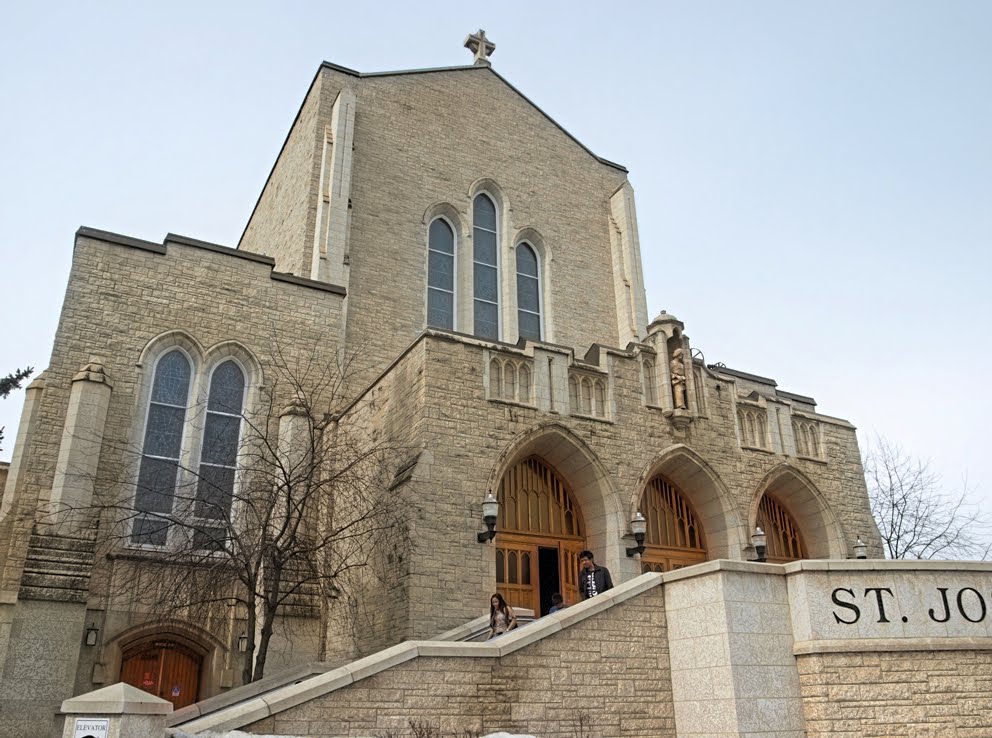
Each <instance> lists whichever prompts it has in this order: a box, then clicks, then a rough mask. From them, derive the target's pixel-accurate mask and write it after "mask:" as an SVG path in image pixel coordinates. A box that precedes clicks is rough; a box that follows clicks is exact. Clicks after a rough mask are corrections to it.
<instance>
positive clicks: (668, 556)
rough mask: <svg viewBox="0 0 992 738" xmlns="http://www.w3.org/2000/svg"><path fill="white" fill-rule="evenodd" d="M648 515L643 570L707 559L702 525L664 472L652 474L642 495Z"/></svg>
mask: <svg viewBox="0 0 992 738" xmlns="http://www.w3.org/2000/svg"><path fill="white" fill-rule="evenodd" d="M639 509H640V512H641V514H643V515H644V517H645V518H646V519H647V531H646V534H645V537H644V553H643V554H641V571H643V572H649V571H657V572H664V571H673V570H674V569H681V568H682V567H684V566H692V565H693V564H699V563H702V562H703V561H706V542H705V537H704V534H703V529H702V526H701V525H700V522H699V518H698V516H697V515H696V512H695V511H694V510H693V509H692V505H690V504H689V501H688V500H687V499H686V498H685V496H684V495H683V494H682V491H681V490H680V489H679V488H678V487H677V486H676V485H675V484H674V483H673V482H672V481H670V480H669V479H667V478H666V477H664V476H662V475H658V476H655V477H654V478H652V479H651V480H650V481H649V482H648V483H647V485H645V487H644V492H643V494H642V495H641V502H640V507H639Z"/></svg>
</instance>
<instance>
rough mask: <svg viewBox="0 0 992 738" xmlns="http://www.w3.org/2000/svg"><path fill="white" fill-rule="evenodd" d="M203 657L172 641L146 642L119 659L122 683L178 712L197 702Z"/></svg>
mask: <svg viewBox="0 0 992 738" xmlns="http://www.w3.org/2000/svg"><path fill="white" fill-rule="evenodd" d="M202 667H203V657H202V656H200V655H199V654H198V653H196V652H195V651H194V650H193V649H191V648H189V647H188V646H185V645H183V644H181V643H177V642H176V641H171V640H155V641H146V642H145V643H142V644H140V645H137V646H134V647H132V648H129V649H127V650H126V651H125V652H124V654H123V658H122V659H121V681H122V682H124V683H125V684H130V685H131V686H133V687H137V688H138V689H140V690H143V691H145V692H148V693H149V694H153V695H155V696H156V697H161V698H162V699H163V700H168V701H169V702H171V703H172V706H173V707H174V708H175V709H176V710H178V709H179V708H181V707H186V706H187V705H192V704H193V703H194V702H196V700H197V697H198V695H199V692H200V671H201V669H202Z"/></svg>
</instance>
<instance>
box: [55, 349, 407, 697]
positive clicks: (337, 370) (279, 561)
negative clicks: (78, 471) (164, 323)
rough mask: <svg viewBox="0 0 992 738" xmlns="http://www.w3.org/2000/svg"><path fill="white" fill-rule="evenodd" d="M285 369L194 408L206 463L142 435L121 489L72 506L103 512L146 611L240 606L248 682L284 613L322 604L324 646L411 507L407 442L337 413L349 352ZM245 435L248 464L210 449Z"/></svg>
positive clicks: (119, 575)
mask: <svg viewBox="0 0 992 738" xmlns="http://www.w3.org/2000/svg"><path fill="white" fill-rule="evenodd" d="M276 370H277V371H276V373H277V374H278V376H277V377H275V378H273V381H271V383H270V384H269V386H268V387H266V388H264V390H263V391H262V392H261V396H260V401H259V403H258V405H257V406H256V407H255V408H253V409H247V410H246V409H242V408H241V407H240V405H238V407H234V408H225V407H223V406H220V407H218V405H217V404H216V402H215V400H216V399H217V398H215V397H214V396H213V391H212V390H211V396H210V397H209V398H208V399H207V400H206V401H205V403H204V407H202V408H194V409H193V410H192V411H191V412H192V413H193V417H194V418H196V419H197V420H196V423H197V424H198V427H197V429H196V433H195V435H198V436H199V437H201V438H202V439H203V441H202V444H201V448H200V450H199V453H198V454H197V459H198V463H196V464H195V465H194V464H188V465H186V466H184V465H183V464H182V463H162V462H161V461H160V460H155V459H153V462H148V461H147V459H148V457H147V456H142V452H141V449H134V448H130V449H128V451H127V453H128V454H129V455H130V457H131V458H132V459H133V463H131V464H130V466H131V467H132V469H131V471H130V473H129V474H127V475H125V476H126V477H127V479H121V480H117V481H116V483H115V484H113V485H109V486H111V487H113V488H115V489H116V490H117V493H116V494H109V495H108V494H103V495H102V497H101V499H100V500H99V501H98V502H96V503H94V505H95V508H96V510H95V512H94V511H93V510H86V511H72V514H78V513H80V512H81V513H82V514H83V515H87V514H88V515H90V516H91V517H93V516H98V517H99V518H100V520H101V531H102V532H101V534H100V536H99V540H100V545H101V546H102V547H104V548H105V549H106V552H107V553H108V555H109V556H110V557H111V558H112V559H113V561H114V567H113V572H112V573H111V574H109V575H108V582H107V586H108V588H110V589H113V590H116V591H117V592H118V593H126V595H127V596H128V597H129V598H131V599H132V601H134V602H136V603H139V604H140V606H141V609H142V610H144V611H145V612H151V613H156V614H158V615H159V616H163V617H173V616H178V617H181V618H184V619H187V620H193V621H198V622H208V621H214V622H216V621H217V619H218V618H224V617H225V615H226V616H227V617H230V615H231V608H234V613H235V618H236V620H237V621H238V622H240V623H243V633H244V635H245V636H247V640H248V642H247V649H246V651H245V653H244V654H243V662H242V665H241V667H242V668H241V671H242V680H243V682H244V683H248V682H251V681H257V680H258V679H261V678H262V677H263V676H264V674H265V664H266V660H267V658H268V655H269V646H270V641H271V638H272V636H273V632H274V628H275V625H276V623H277V620H278V618H279V617H280V616H281V615H285V614H287V613H292V614H300V613H301V612H303V613H304V614H307V615H310V616H311V617H315V618H320V619H321V622H322V625H323V626H324V627H322V628H321V631H322V634H321V648H322V649H323V647H324V637H325V636H324V632H325V631H326V622H325V618H326V610H327V608H326V600H327V598H328V597H333V596H335V595H336V594H337V593H338V591H339V590H341V589H344V588H345V587H346V586H347V585H346V584H345V582H346V581H347V579H348V574H349V573H350V572H353V571H354V570H356V569H362V568H364V567H367V566H369V564H370V562H372V561H373V559H374V557H375V556H376V555H377V553H378V551H379V550H380V544H381V543H383V542H384V541H387V540H389V539H391V538H393V537H395V536H396V535H397V531H398V530H401V529H403V528H404V527H405V519H404V516H405V515H406V513H407V511H408V510H409V509H411V508H409V507H407V506H406V505H405V504H404V502H403V500H402V499H400V497H399V496H398V495H397V494H396V492H395V491H394V490H390V488H389V487H390V482H391V480H392V477H393V473H394V472H395V470H396V469H397V467H398V465H399V460H400V459H401V458H402V450H401V449H400V448H399V447H397V446H395V445H393V444H391V443H390V442H387V441H386V440H384V439H382V438H380V437H378V436H377V434H376V433H375V432H374V431H373V430H370V429H369V428H367V427H363V426H361V425H356V424H350V425H347V426H345V425H343V424H341V423H340V422H339V419H338V416H337V415H336V414H335V413H336V412H337V411H339V410H340V408H341V406H342V405H343V404H344V402H345V400H346V398H345V396H344V387H345V386H346V383H347V378H348V371H347V366H345V365H343V364H336V365H335V366H333V367H327V366H323V365H321V364H320V363H319V362H318V361H316V360H315V359H314V358H313V357H310V358H309V359H308V360H305V361H302V362H300V361H297V362H294V363H293V364H292V365H290V363H289V362H287V361H285V360H284V359H283V358H282V357H278V360H277V367H276ZM221 399H223V398H221ZM232 439H233V442H234V443H236V444H237V452H236V457H237V462H236V468H234V467H230V465H228V466H225V465H224V463H222V462H221V463H212V464H211V463H208V460H215V461H216V460H217V459H222V458H223V457H224V456H225V449H226V452H227V453H228V455H230V444H231V443H232ZM146 443H147V441H146ZM225 444H227V446H226V447H225ZM102 486H103V487H104V489H107V485H102ZM135 490H136V491H135ZM108 498H109V499H108ZM61 514H62V515H63V516H64V515H65V511H64V510H63V511H61Z"/></svg>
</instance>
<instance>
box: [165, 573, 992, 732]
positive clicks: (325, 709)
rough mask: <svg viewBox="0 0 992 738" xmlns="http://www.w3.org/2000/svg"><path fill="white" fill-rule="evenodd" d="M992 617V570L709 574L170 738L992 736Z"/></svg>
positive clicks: (179, 725)
mask: <svg viewBox="0 0 992 738" xmlns="http://www.w3.org/2000/svg"><path fill="white" fill-rule="evenodd" d="M990 605H992V564H979V563H953V562H914V563H909V562H891V561H798V562H794V563H791V564H786V565H776V564H757V563H752V562H740V561H710V562H707V563H704V564H699V565H697V566H693V567H688V568H685V569H682V570H679V571H675V572H669V573H667V574H645V575H642V576H640V577H637V578H635V579H633V580H631V581H628V582H625V583H623V584H620V585H619V586H617V587H616V588H615V589H613V590H610V591H609V592H607V593H605V594H603V595H600V596H598V597H596V598H594V599H593V600H589V601H586V602H581V603H579V604H577V605H573V606H572V607H569V608H566V609H565V610H564V611H562V612H561V613H557V614H555V615H551V616H547V617H544V618H539V619H538V620H537V621H535V622H534V623H532V624H529V625H527V626H525V627H524V628H521V629H519V630H518V631H515V632H514V633H511V634H510V635H508V636H504V637H502V638H500V639H498V640H496V641H491V642H488V643H451V642H433V641H411V642H408V643H404V644H400V645H398V646H394V647H392V648H390V649H387V650H386V651H383V652H382V653H380V654H378V655H375V656H370V657H367V658H366V659H362V660H361V661H358V662H354V663H353V664H350V665H348V666H346V667H341V668H340V669H336V670H333V671H329V672H326V673H321V674H319V675H316V676H313V677H310V678H306V679H301V680H299V681H297V682H295V683H293V684H291V685H287V686H285V687H281V688H279V689H275V690H271V691H269V692H266V693H263V694H255V695H252V694H248V693H245V695H244V697H242V698H241V700H240V701H238V702H237V704H233V705H231V706H230V707H225V708H222V709H219V710H216V711H213V712H203V713H197V714H196V716H195V717H192V718H184V719H182V720H177V721H176V723H175V725H174V728H175V730H176V731H183V732H188V733H189V734H190V735H193V734H197V733H200V732H202V731H207V730H229V729H235V728H237V729H241V730H246V731H247V732H248V733H249V734H252V735H270V734H272V735H287V736H291V735H315V736H316V735H327V736H332V735H333V736H344V735H350V736H368V735H375V734H377V733H378V734H386V733H388V732H389V731H394V732H395V731H400V734H402V731H405V730H406V728H407V724H408V721H410V720H413V721H415V722H421V723H424V722H426V723H430V724H432V725H434V726H435V727H436V729H438V730H442V731H444V732H447V733H450V732H451V731H455V732H456V733H459V732H460V731H464V730H475V731H491V730H499V729H511V730H518V731H524V732H530V733H533V734H534V735H537V736H540V737H541V738H573V737H574V736H576V735H590V736H604V737H606V736H610V737H613V736H651V737H652V738H654V737H655V736H663V735H664V736H669V735H675V736H678V738H704V737H705V738H813V737H814V736H824V737H831V738H841V737H842V738H879V737H882V736H884V737H885V738H890V737H895V736H906V737H914V738H915V737H916V736H947V737H948V738H966V737H969V738H979V737H981V738H987V737H988V736H992V638H990V637H989V628H990V624H992V612H990ZM229 697H232V698H233V697H234V695H233V694H232V695H229ZM228 704H230V703H228ZM582 731H585V732H582ZM175 735H181V733H179V732H176V733H175Z"/></svg>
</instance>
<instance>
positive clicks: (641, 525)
mask: <svg viewBox="0 0 992 738" xmlns="http://www.w3.org/2000/svg"><path fill="white" fill-rule="evenodd" d="M647 531H648V521H647V520H645V518H644V516H643V515H641V511H640V510H638V511H637V515H635V516H634V517H633V518H632V519H631V521H630V532H631V533H632V534H633V535H634V540H635V541H636V542H637V545H636V546H631V547H630V548H628V549H627V555H628V556H633V555H634V554H642V553H644V534H645V533H647Z"/></svg>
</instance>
